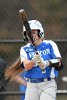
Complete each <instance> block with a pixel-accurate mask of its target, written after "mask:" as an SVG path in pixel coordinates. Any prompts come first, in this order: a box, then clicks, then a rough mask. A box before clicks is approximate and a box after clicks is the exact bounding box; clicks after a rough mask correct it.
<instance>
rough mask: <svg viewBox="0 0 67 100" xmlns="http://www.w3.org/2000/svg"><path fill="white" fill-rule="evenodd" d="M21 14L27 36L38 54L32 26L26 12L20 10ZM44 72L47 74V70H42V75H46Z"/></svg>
mask: <svg viewBox="0 0 67 100" xmlns="http://www.w3.org/2000/svg"><path fill="white" fill-rule="evenodd" d="M19 14H20V16H21V18H22V21H23V25H24V26H25V28H26V32H27V35H28V37H29V39H30V41H31V43H32V44H33V46H34V47H35V51H36V54H38V52H37V49H36V46H35V44H34V41H33V36H32V34H31V28H30V25H29V23H28V20H27V15H26V12H25V11H24V9H21V10H19ZM44 72H45V70H44V69H42V73H44Z"/></svg>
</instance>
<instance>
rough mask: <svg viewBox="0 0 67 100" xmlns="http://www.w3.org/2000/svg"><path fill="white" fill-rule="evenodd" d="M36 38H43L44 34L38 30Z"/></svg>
mask: <svg viewBox="0 0 67 100" xmlns="http://www.w3.org/2000/svg"><path fill="white" fill-rule="evenodd" d="M38 36H39V37H40V38H44V33H43V32H40V30H38Z"/></svg>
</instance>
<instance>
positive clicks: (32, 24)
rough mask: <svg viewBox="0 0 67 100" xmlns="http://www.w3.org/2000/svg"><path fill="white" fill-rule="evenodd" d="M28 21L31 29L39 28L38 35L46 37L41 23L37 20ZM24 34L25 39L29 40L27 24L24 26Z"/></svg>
mask: <svg viewBox="0 0 67 100" xmlns="http://www.w3.org/2000/svg"><path fill="white" fill-rule="evenodd" d="M28 22H29V25H30V28H31V30H38V36H39V37H40V38H44V29H43V27H42V25H41V23H40V22H39V21H37V20H30V21H28ZM23 36H24V38H25V40H27V41H28V39H29V38H28V36H27V33H26V29H25V26H23Z"/></svg>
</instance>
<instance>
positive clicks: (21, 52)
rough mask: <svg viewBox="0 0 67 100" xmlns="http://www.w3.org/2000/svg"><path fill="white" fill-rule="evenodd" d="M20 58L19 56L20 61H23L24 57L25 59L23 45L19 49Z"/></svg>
mask: <svg viewBox="0 0 67 100" xmlns="http://www.w3.org/2000/svg"><path fill="white" fill-rule="evenodd" d="M20 58H21V63H22V62H23V60H24V59H27V54H26V52H25V50H24V48H23V47H21V49H20Z"/></svg>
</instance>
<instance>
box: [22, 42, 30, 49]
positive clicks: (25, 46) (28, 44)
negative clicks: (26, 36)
mask: <svg viewBox="0 0 67 100" xmlns="http://www.w3.org/2000/svg"><path fill="white" fill-rule="evenodd" d="M30 45H31V44H30V43H27V44H26V45H24V46H22V47H21V49H20V50H23V49H24V48H27V47H29V46H30Z"/></svg>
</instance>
